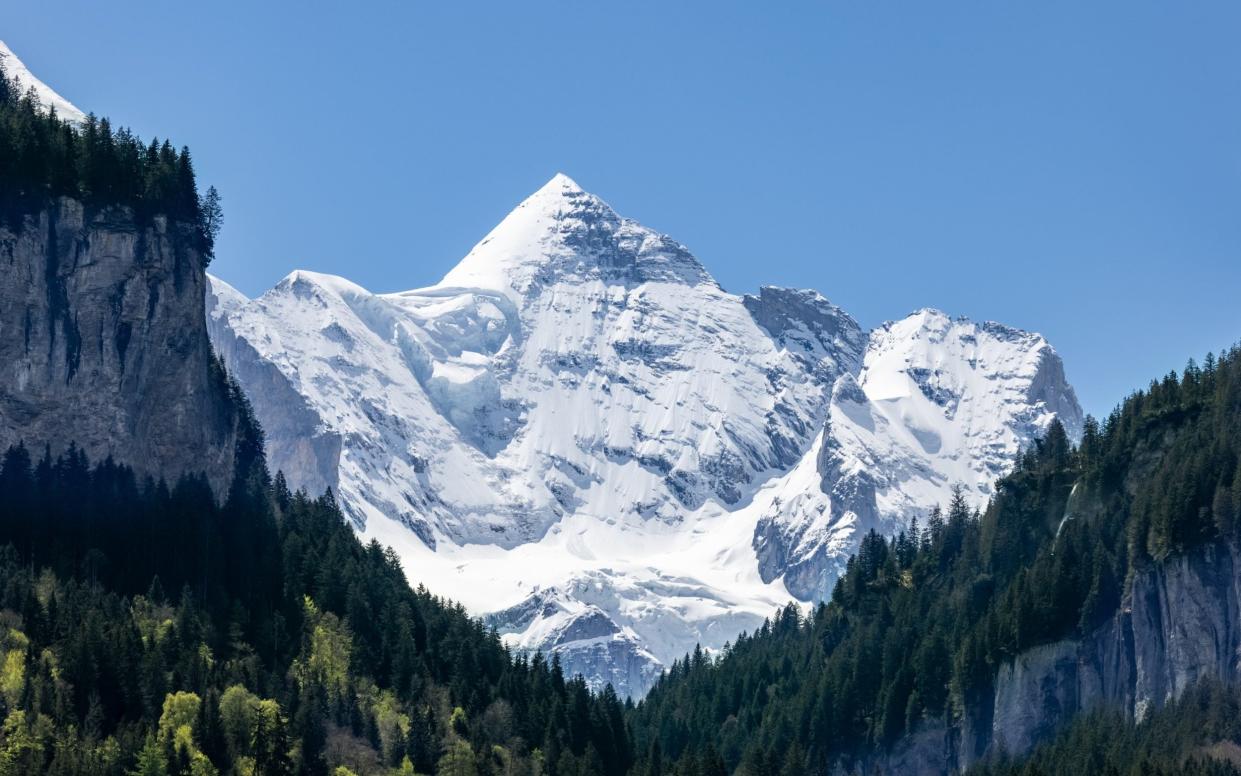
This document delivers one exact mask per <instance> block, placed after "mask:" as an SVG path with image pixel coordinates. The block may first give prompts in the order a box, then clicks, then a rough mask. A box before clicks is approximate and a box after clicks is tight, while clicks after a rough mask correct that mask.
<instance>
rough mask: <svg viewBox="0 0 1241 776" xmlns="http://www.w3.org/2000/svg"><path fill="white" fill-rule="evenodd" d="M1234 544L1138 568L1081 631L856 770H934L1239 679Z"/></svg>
mask: <svg viewBox="0 0 1241 776" xmlns="http://www.w3.org/2000/svg"><path fill="white" fill-rule="evenodd" d="M1239 572H1241V547H1237V546H1235V545H1229V544H1222V543H1221V544H1209V545H1206V546H1203V547H1199V548H1197V549H1195V550H1193V551H1191V552H1189V553H1187V554H1185V555H1181V556H1177V557H1175V558H1171V559H1169V560H1167V561H1165V562H1164V563H1161V564H1158V565H1156V566H1154V567H1152V568H1148V569H1145V570H1143V571H1141V572H1139V573H1137V574H1136V575H1135V576H1134V578H1133V582H1132V585H1131V587H1130V590H1129V593H1128V595H1127V596H1126V597H1125V598H1124V600H1123V601H1122V603H1121V606H1120V607H1119V609H1118V610H1117V611H1116V612H1115V613H1114V614H1113V616H1112V617H1111V618H1110V619H1109V620H1108V621H1107V622H1105V623H1104V624H1103V625H1101V626H1099V627H1098V628H1097V629H1095V631H1094V632H1093V633H1091V634H1090V635H1089V636H1088V637H1085V638H1082V639H1066V640H1063V641H1058V642H1055V643H1052V644H1045V645H1043V646H1039V647H1036V648H1034V649H1030V650H1027V651H1026V652H1024V653H1022V654H1021V655H1019V656H1018V657H1017V658H1016V659H1015V660H1013V661H1011V662H1009V663H1007V664H1005V665H1003V666H1001V667H1000V669H999V672H998V674H997V675H996V679H995V683H994V686H993V688H992V691H991V693H990V694H989V695H988V696H987V697H985V698H984V699H983V700H982V701H981V702H980V703H977V704H975V705H973V706H972V707H971V708H970V709H969V710H968V712H967V714H966V715H965V717H964V719H962V720H960V721H957V722H955V723H953V724H952V725H948V724H946V723H945V722H943V721H942V720H941V721H935V722H931V723H929V724H925V725H924V726H923V727H922V728H920V729H919V730H918V731H916V732H915V733H914V734H913V735H911V736H907V737H905V738H904V739H902V740H901V741H900V742H899V743H898V744H897V745H896V746H895V747H894V748H893V749H892V750H890V751H888V752H886V753H884V754H882V755H880V756H877V757H875V758H872V759H871V760H869V761H867V762H865V763H862V764H860V765H859V766H858V767H857V768H856V769H855V772H858V773H867V774H869V773H873V772H879V773H891V774H939V773H951V772H954V771H958V770H964V769H965V768H967V767H969V766H970V765H971V764H973V763H975V762H978V761H979V760H980V759H982V758H984V757H987V756H990V755H995V754H999V753H1000V752H1006V753H1008V754H1010V755H1020V754H1024V753H1026V752H1029V751H1030V750H1031V749H1032V748H1033V747H1034V745H1036V744H1038V743H1039V742H1041V741H1044V740H1047V739H1048V738H1050V737H1051V736H1052V735H1053V734H1054V733H1056V732H1057V731H1058V730H1060V729H1061V728H1062V727H1063V726H1064V725H1065V724H1066V723H1068V722H1069V721H1070V720H1071V719H1072V718H1074V717H1075V716H1077V715H1078V714H1081V713H1084V712H1089V711H1091V710H1094V709H1098V708H1109V709H1113V710H1119V711H1121V712H1122V713H1124V714H1125V715H1126V716H1127V717H1128V718H1130V719H1132V720H1135V721H1140V720H1142V719H1143V718H1144V717H1145V716H1146V715H1147V714H1149V713H1150V712H1151V711H1153V710H1155V709H1157V708H1159V707H1161V706H1163V705H1164V704H1166V703H1168V702H1169V701H1171V700H1173V699H1175V698H1176V697H1178V696H1179V695H1180V694H1181V693H1182V692H1184V691H1185V690H1186V689H1188V688H1189V687H1191V686H1192V685H1193V684H1194V683H1196V682H1198V681H1199V680H1203V679H1216V680H1220V681H1223V682H1229V683H1233V682H1236V681H1238V679H1241V573H1239Z"/></svg>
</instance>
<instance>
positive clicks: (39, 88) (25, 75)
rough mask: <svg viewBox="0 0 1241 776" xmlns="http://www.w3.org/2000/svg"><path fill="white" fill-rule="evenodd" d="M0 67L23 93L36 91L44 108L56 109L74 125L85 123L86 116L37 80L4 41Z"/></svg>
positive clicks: (1, 45) (57, 112) (0, 45)
mask: <svg viewBox="0 0 1241 776" xmlns="http://www.w3.org/2000/svg"><path fill="white" fill-rule="evenodd" d="M0 65H3V66H4V72H5V74H6V75H7V76H8V77H9V78H11V79H13V80H15V81H17V85H18V88H19V89H21V90H22V91H23V92H24V91H27V90H29V89H34V93H35V95H36V96H38V98H39V103H40V104H41V105H42V106H43V107H44V108H55V109H56V115H58V116H60V117H61V118H62V119H66V120H68V121H70V122H73V123H74V124H82V123H85V121H86V114H85V113H83V112H82V111H80V110H78V108H77V106H75V105H74V104H73V103H71V102H69V101H68V100H66V99H65V98H64V97H61V96H60V95H59V94H57V93H56V91H55V90H53V89H52V87H50V86H48V85H47V84H45V83H43V82H42V81H40V80H39V79H38V78H36V77H35V75H34V73H32V72H30V68H28V67H26V65H25V63H24V62H22V61H21V59H20V58H18V56H17V55H16V54H14V53H13V50H12V49H11V48H9V47H8V45H7V44H6V43H5V42H4V41H2V40H0Z"/></svg>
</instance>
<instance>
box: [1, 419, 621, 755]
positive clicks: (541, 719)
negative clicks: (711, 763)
mask: <svg viewBox="0 0 1241 776" xmlns="http://www.w3.org/2000/svg"><path fill="white" fill-rule="evenodd" d="M243 407H244V405H243ZM243 425H246V424H243ZM247 446H249V447H250V448H251V452H250V454H249V455H247V454H246V452H245V450H246V448H247ZM261 450H262V438H261V434H260V433H259V432H258V431H257V429H255V428H253V426H250V433H248V434H243V440H242V442H241V443H240V444H239V455H238V459H239V460H240V461H241V462H242V467H243V468H241V469H239V474H238V476H237V477H236V479H235V481H234V484H233V488H232V491H231V493H230V494H229V497H228V499H227V501H226V503H225V504H224V505H222V506H221V505H217V504H216V502H215V499H214V497H213V495H212V493H211V491H210V489H209V488H208V487H207V485H206V484H205V483H203V482H201V481H200V480H197V479H193V478H188V479H186V480H184V481H182V482H180V483H178V484H177V485H175V486H173V487H167V486H165V485H164V484H162V483H155V482H150V481H147V482H137V481H135V479H134V476H133V474H132V472H131V471H130V470H129V469H127V468H125V467H123V466H119V465H116V464H114V463H112V462H111V461H105V462H103V463H100V464H98V465H96V466H91V465H89V463H88V462H87V461H86V459H85V457H84V456H83V455H82V453H81V452H80V451H77V450H70V451H69V452H67V453H65V454H64V455H62V456H58V457H56V458H52V457H50V456H47V455H43V456H41V457H40V459H39V460H38V461H32V460H31V457H30V455H29V453H28V452H27V451H26V450H25V449H24V448H21V447H15V448H11V449H10V450H8V451H7V453H6V454H5V455H4V457H3V462H2V465H0V546H4V549H3V550H2V551H0V625H3V626H4V627H3V628H0V630H4V631H11V633H10V636H9V637H8V638H9V641H10V642H11V643H3V644H0V666H6V667H7V668H8V669H10V673H12V674H13V676H15V678H13V679H12V684H11V685H10V684H6V682H5V678H4V677H3V676H0V697H3V700H4V707H3V714H4V716H5V718H6V719H9V720H12V722H11V723H6V724H9V725H10V727H12V728H13V729H12V730H10V731H9V732H8V733H7V734H0V773H8V772H13V771H8V770H5V769H6V765H5V760H4V757H5V754H4V752H5V751H7V750H6V748H5V747H6V746H8V745H9V744H13V745H14V746H16V743H17V742H20V741H21V740H23V739H22V738H21V736H22V735H24V736H26V737H28V738H30V739H31V740H32V741H35V742H37V744H38V745H37V746H34V748H33V749H29V750H22V751H23V752H24V754H22V756H23V757H27V758H31V759H30V761H31V762H32V763H34V762H37V763H38V764H39V765H38V767H34V766H30V768H32V770H28V771H25V772H41V769H47V772H49V773H121V772H123V771H125V770H126V769H131V768H138V767H139V766H140V765H141V763H142V762H144V760H143V758H144V757H145V758H146V760H149V761H150V762H156V761H158V762H160V763H164V767H166V768H169V769H171V770H169V771H168V772H173V773H179V772H182V771H178V770H176V768H177V767H178V766H177V763H178V762H180V763H181V764H182V766H183V767H184V768H185V769H190V768H193V767H196V766H194V762H195V758H205V759H206V760H207V761H210V762H211V763H214V764H215V766H216V767H217V768H219V769H220V770H221V771H223V772H227V769H228V768H229V767H230V765H236V764H237V763H238V762H240V760H239V759H238V758H239V757H243V756H244V757H249V758H251V760H252V761H253V763H255V767H257V768H258V769H259V770H258V772H260V773H286V772H298V773H328V772H329V766H331V767H333V768H334V767H335V766H337V765H340V764H344V765H348V766H349V767H351V768H352V769H353V770H354V772H356V773H358V774H363V773H387V772H388V769H390V768H399V767H400V766H401V765H402V763H403V762H404V761H405V759H406V758H408V759H409V763H410V765H411V766H414V767H416V768H418V769H419V770H420V771H421V772H423V773H428V772H430V771H431V769H432V768H433V767H434V765H435V763H436V762H437V761H438V760H439V759H440V758H441V756H442V755H443V753H444V752H445V751H446V750H447V749H448V748H450V747H456V748H455V749H454V751H458V752H459V751H469V752H472V753H477V758H478V763H477V764H476V766H477V770H478V772H479V773H503V772H514V773H519V772H523V771H521V770H513V771H506V770H505V768H510V767H513V768H515V767H518V766H521V767H525V766H528V765H530V763H531V762H532V761H533V758H535V757H537V756H538V755H535V754H534V749H536V748H542V749H543V750H544V751H552V750H554V751H556V752H557V758H556V760H555V761H551V760H549V761H548V762H547V765H546V767H545V768H544V771H543V772H544V773H550V774H561V773H563V774H578V773H589V774H595V773H598V774H622V773H624V772H625V771H626V769H627V767H628V763H629V759H630V758H629V743H628V738H627V734H626V731H625V727H624V724H623V721H622V716H621V715H622V706H621V703H620V701H619V700H618V699H617V698H616V696H615V694H614V693H612V692H611V691H610V689H609V690H608V691H605V692H604V693H603V694H602V695H593V694H591V693H590V692H589V691H588V690H587V688H586V685H585V684H584V683H583V682H582V680H581V679H575V680H572V681H566V680H565V679H564V678H563V675H562V674H561V673H560V670H559V666H558V664H548V663H547V662H546V661H544V660H543V659H542V658H541V657H535V658H533V659H529V660H528V659H526V658H524V657H519V658H514V657H513V656H512V655H510V654H509V652H508V651H507V650H506V649H505V648H504V646H503V645H502V644H501V643H500V640H499V638H498V637H497V636H496V634H495V633H494V632H490V631H488V630H487V629H485V628H484V627H483V625H482V624H481V623H480V622H479V621H477V620H475V619H471V618H470V617H469V616H467V615H466V613H465V612H464V610H463V609H462V608H461V607H460V606H457V605H454V604H452V603H450V602H447V601H444V600H442V599H438V598H436V597H434V596H432V595H431V594H430V593H428V592H427V591H426V590H423V589H421V588H420V589H418V590H414V589H411V588H410V586H409V585H408V583H407V581H406V578H405V576H404V573H403V572H402V570H401V567H400V564H399V563H398V561H397V559H396V557H395V555H394V554H393V553H392V551H391V550H385V549H384V548H382V547H380V546H379V545H378V544H376V543H374V542H372V543H371V544H369V545H366V546H364V545H362V544H361V543H359V541H358V539H357V538H356V536H355V534H354V533H353V531H352V530H351V529H350V528H349V526H348V525H347V524H346V522H345V520H344V518H343V517H342V515H341V512H340V510H339V508H338V507H337V505H336V502H335V500H334V499H333V497H332V494H331V493H330V492H329V493H328V494H326V495H324V496H323V497H321V498H317V499H311V498H309V497H308V496H306V495H305V494H302V493H297V494H290V493H289V492H288V488H287V487H286V486H285V485H284V482H283V478H281V477H279V476H278V477H277V478H276V479H275V480H274V481H270V480H269V478H268V477H267V474H266V469H265V466H264V464H263V459H262V455H261ZM256 451H257V452H256ZM173 590H176V591H180V592H179V593H178V594H177V595H175V596H171V594H170V593H169V592H166V591H173ZM170 596H171V600H170ZM14 634H16V635H14ZM0 641H2V640H0ZM10 651H11V652H12V653H13V654H14V655H15V657H14V658H12V659H13V660H14V661H16V662H15V663H13V664H12V665H9V664H6V663H4V659H5V658H6V657H7V655H8V654H9V652H10ZM337 658H340V659H337ZM22 664H24V666H25V668H24V670H18V669H17V668H14V666H21V665H22ZM14 672H15V673H14ZM177 693H193V694H194V699H195V701H194V702H198V701H201V702H200V703H199V705H198V706H197V709H198V710H197V712H196V716H195V718H194V719H195V720H196V721H195V722H194V723H193V724H192V726H191V728H192V740H193V746H192V747H191V748H184V747H183V748H180V749H178V746H177V744H176V739H175V737H174V736H173V733H172V732H169V731H171V730H173V728H172V727H171V726H167V725H164V723H162V722H161V718H163V717H167V711H166V709H167V704H168V703H169V702H170V699H171V698H173V697H174V695H176V694H177ZM225 697H227V698H230V701H229V704H228V706H229V708H228V709H225V708H224V705H225V704H222V702H221V698H225ZM264 699H267V700H264ZM184 703H187V704H188V703H191V701H190V700H185V701H184ZM238 709H241V710H243V711H244V710H245V709H251V710H252V712H245V713H244V714H243V711H238ZM454 709H455V711H454ZM18 712H20V716H15V714H17V713H18ZM239 714H241V715H242V717H244V718H245V719H251V718H253V719H256V720H267V723H269V724H260V723H259V722H255V723H254V724H255V725H257V727H256V728H255V732H254V733H253V734H252V735H251V736H248V737H243V738H244V739H245V740H244V742H243V743H242V744H238V743H237V741H238V740H240V739H238V738H237V736H236V735H231V736H230V734H229V733H228V732H227V731H228V730H230V729H233V728H235V727H236V725H237V724H238V723H236V721H235V719H232V718H233V717H236V716H237V715H239ZM246 714H250V716H246ZM264 714H266V716H264ZM230 715H231V716H230ZM222 718H223V721H222ZM450 718H451V719H450ZM230 725H231V726H232V727H230ZM39 726H42V727H39ZM161 726H163V727H161ZM165 727H166V728H167V730H165ZM19 733H20V734H21V735H19ZM187 735H190V734H188V733H187ZM230 742H232V743H230ZM105 743H106V746H105ZM58 744H63V745H64V746H65V747H68V748H70V749H73V750H74V751H75V752H78V753H80V754H81V757H78V755H77V754H75V755H74V757H73V758H70V757H69V756H68V755H64V756H61V755H60V754H57V753H56V749H57V745H58ZM461 747H465V749H464V750H462V749H461ZM105 750H106V751H105ZM144 752H145V754H144ZM91 753H94V754H91ZM342 753H344V754H342ZM96 755H97V756H98V757H100V758H103V759H104V760H107V762H108V763H110V764H106V765H99V767H96V766H95V765H90V764H87V763H85V761H84V760H83V759H81V758H86V757H88V756H96ZM470 756H471V757H473V756H474V755H473V754H471V755H470ZM109 757H110V758H111V759H108V758H109ZM590 763H595V764H596V765H594V766H592V765H590ZM523 764H524V765H523ZM22 767H26V766H22ZM152 767H154V766H152ZM17 772H22V771H17ZM155 772H163V771H155ZM184 772H186V773H188V772H189V770H185V771H184Z"/></svg>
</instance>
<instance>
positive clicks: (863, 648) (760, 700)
mask: <svg viewBox="0 0 1241 776" xmlns="http://www.w3.org/2000/svg"><path fill="white" fill-rule="evenodd" d="M1239 452H1241V352H1239V351H1238V350H1236V349H1233V350H1232V351H1230V352H1229V353H1227V354H1226V355H1225V356H1223V357H1221V358H1219V359H1218V360H1217V359H1215V358H1214V357H1212V356H1208V357H1207V359H1206V361H1205V363H1204V364H1203V365H1202V366H1198V365H1196V364H1194V363H1192V362H1191V364H1190V365H1189V367H1187V368H1186V370H1185V371H1184V373H1183V375H1180V376H1177V375H1175V374H1170V375H1168V376H1167V377H1166V378H1164V379H1163V380H1160V381H1157V382H1153V383H1152V384H1151V385H1150V386H1149V388H1148V389H1146V390H1144V391H1140V392H1137V393H1135V394H1133V395H1132V396H1130V397H1129V398H1128V399H1127V400H1126V401H1125V402H1124V403H1123V404H1122V405H1121V406H1120V407H1118V408H1117V409H1116V410H1115V411H1114V412H1113V413H1112V414H1111V415H1109V416H1108V418H1107V419H1106V420H1105V421H1104V422H1103V423H1102V424H1099V423H1097V422H1095V421H1094V420H1088V422H1087V423H1086V427H1085V433H1084V436H1083V439H1082V441H1081V444H1080V445H1079V446H1077V447H1073V446H1071V445H1070V443H1069V441H1068V440H1067V439H1066V437H1065V435H1064V433H1063V431H1062V430H1061V429H1060V428H1059V427H1058V426H1053V428H1052V429H1051V431H1050V433H1049V434H1048V435H1047V436H1046V438H1044V439H1043V440H1041V441H1040V442H1039V443H1038V444H1036V445H1034V446H1032V447H1031V448H1030V449H1029V450H1027V451H1026V453H1025V455H1024V456H1023V457H1022V459H1021V461H1020V462H1019V463H1018V465H1017V468H1016V470H1015V471H1014V472H1013V473H1012V474H1011V475H1010V476H1008V477H1006V478H1004V479H1003V480H1002V481H1001V482H1000V483H999V489H998V492H997V495H996V497H995V498H994V499H993V500H992V502H991V503H990V505H989V506H988V508H987V510H986V511H985V512H984V513H982V514H976V513H971V511H970V510H969V509H968V508H966V506H965V502H964V500H962V499H960V498H957V499H954V501H953V503H951V504H950V505H949V506H948V509H947V510H946V511H945V512H943V513H942V514H941V513H936V514H933V515H932V516H931V518H930V519H929V521H928V522H927V524H926V525H922V526H918V525H916V524H915V525H911V526H910V528H909V529H908V530H907V531H906V532H905V533H903V534H902V535H900V536H898V537H897V538H895V539H893V540H891V541H886V540H884V539H882V538H880V537H878V536H875V535H872V536H869V537H868V538H867V539H866V540H865V541H864V542H863V545H862V548H861V551H860V552H859V554H858V555H857V556H856V557H855V558H853V559H852V560H851V562H850V564H849V568H848V572H847V573H846V575H845V576H844V578H843V579H842V580H841V582H840V583H839V584H838V585H837V587H836V588H835V591H834V593H833V596H832V600H831V602H830V603H828V604H826V605H824V606H822V607H820V608H819V609H818V610H817V611H815V612H814V613H813V614H811V615H810V616H808V617H802V616H801V615H800V613H799V612H798V611H797V610H796V609H794V608H792V607H790V608H788V609H786V610H785V611H784V612H782V613H781V614H780V615H779V616H777V617H776V618H774V619H773V620H772V621H770V622H769V623H768V624H766V625H765V626H764V627H763V628H762V629H760V630H759V631H758V632H756V633H754V634H750V635H745V636H742V637H741V638H739V639H738V640H737V641H736V642H735V643H734V644H732V645H731V646H730V647H729V648H728V649H726V650H725V651H724V653H723V654H722V655H721V656H719V657H718V658H710V657H707V656H705V655H702V654H695V655H691V656H688V657H687V658H686V659H685V660H684V661H682V662H680V663H678V664H677V665H676V666H674V668H673V669H672V670H671V671H670V672H669V674H668V675H667V676H666V677H665V678H664V679H663V680H662V681H660V682H659V683H658V684H657V685H656V686H655V688H654V689H653V690H652V691H651V693H650V695H648V696H647V698H646V699H645V700H644V701H643V702H642V703H641V704H640V705H639V706H638V708H637V710H636V711H635V712H634V714H633V716H632V717H631V721H632V724H633V734H634V738H635V744H636V746H637V747H638V748H637V751H638V752H639V753H641V755H642V757H643V759H644V763H645V765H644V767H647V768H650V767H652V766H655V764H656V763H658V766H657V767H659V768H662V769H664V770H667V769H668V767H669V765H671V766H672V767H673V768H674V769H680V771H682V772H686V773H690V772H693V771H692V770H690V768H691V765H690V763H693V762H698V763H701V762H702V761H704V758H705V759H707V760H709V759H712V758H714V756H715V753H718V754H719V755H720V756H721V757H722V758H723V760H724V762H725V764H726V766H727V767H728V768H729V769H730V770H731V769H733V768H739V772H741V773H747V774H750V773H753V774H767V773H787V774H793V773H816V772H825V771H826V770H828V768H829V767H830V766H832V765H837V766H841V767H845V768H850V767H854V766H857V767H861V766H866V767H868V768H869V767H875V766H877V765H878V766H880V767H885V763H886V766H892V767H897V768H899V767H900V766H896V765H894V764H893V761H885V760H884V759H883V753H885V752H890V751H900V750H909V748H910V747H911V746H914V745H918V746H921V745H922V743H926V742H924V741H922V739H920V737H923V738H927V737H929V739H930V741H929V745H928V747H927V751H933V752H935V753H936V754H935V756H936V757H942V758H944V759H943V762H944V764H945V767H946V766H947V765H961V764H968V763H969V762H971V761H973V760H974V759H976V758H977V757H978V756H980V755H981V754H983V753H985V752H987V751H988V750H989V749H991V748H992V747H991V746H990V745H991V743H992V741H991V736H992V735H994V734H995V733H996V731H997V729H998V728H999V725H998V722H997V720H996V719H994V718H993V714H994V709H995V708H996V704H995V703H994V698H995V693H996V678H997V675H998V673H999V672H1000V670H1001V667H1002V666H1005V665H1007V664H1009V662H1010V661H1012V660H1013V659H1014V658H1016V657H1017V656H1019V655H1023V654H1026V653H1027V651H1028V650H1030V649H1031V648H1033V647H1038V646H1040V645H1049V644H1053V643H1068V644H1072V643H1076V642H1074V641H1073V640H1074V639H1084V640H1087V641H1088V638H1087V637H1089V636H1090V635H1091V634H1093V633H1095V631H1096V629H1097V628H1099V627H1101V626H1102V625H1104V624H1105V623H1106V622H1109V621H1110V620H1109V618H1112V617H1114V616H1115V615H1117V613H1118V611H1119V607H1120V606H1121V602H1122V599H1123V598H1124V596H1125V595H1126V593H1127V591H1128V589H1129V588H1128V586H1129V585H1130V583H1131V581H1132V580H1134V579H1135V578H1139V576H1140V575H1142V574H1144V573H1148V572H1149V573H1157V572H1158V571H1159V570H1160V569H1162V568H1163V566H1164V565H1165V564H1171V563H1172V562H1173V561H1174V560H1176V559H1178V558H1180V557H1182V556H1183V555H1184V554H1185V553H1187V552H1190V551H1192V550H1194V549H1195V548H1200V547H1203V546H1204V545H1210V544H1214V543H1219V544H1220V545H1221V546H1223V547H1227V546H1228V545H1229V544H1230V543H1235V541H1236V538H1237V525H1236V515H1237V514H1238V508H1239V507H1241V473H1239V472H1238V453H1239ZM1209 557H1210V558H1216V557H1217V556H1214V555H1212V556H1209ZM1219 557H1222V556H1219ZM1211 562H1216V561H1211ZM1218 562H1222V561H1218ZM1135 627H1136V626H1135ZM1065 640H1069V641H1065ZM1138 646H1139V647H1141V646H1142V645H1138ZM1199 668H1200V670H1201V672H1202V674H1203V675H1210V674H1211V672H1212V670H1214V667H1213V666H1206V665H1204V666H1201V667H1199ZM1074 681H1077V680H1076V679H1074ZM1172 689H1173V690H1175V689H1177V688H1175V687H1173V688H1172ZM1101 697H1102V696H1101ZM1104 700H1106V698H1104ZM1129 711H1132V709H1130V710H1129ZM1139 711H1140V709H1139ZM1034 713H1037V710H1034ZM1044 732H1046V731H1044ZM920 741H922V743H919V742H920ZM923 759H926V758H923ZM692 767H700V765H699V766H692ZM933 767H934V765H933V764H931V765H928V768H929V769H930V768H933Z"/></svg>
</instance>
